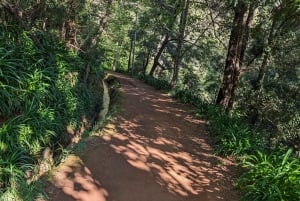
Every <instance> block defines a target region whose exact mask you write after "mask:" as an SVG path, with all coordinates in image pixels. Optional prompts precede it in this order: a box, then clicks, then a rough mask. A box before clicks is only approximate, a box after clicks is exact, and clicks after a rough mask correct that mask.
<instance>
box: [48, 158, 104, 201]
mask: <svg viewBox="0 0 300 201" xmlns="http://www.w3.org/2000/svg"><path fill="white" fill-rule="evenodd" d="M53 174H54V176H53V179H52V183H53V184H54V185H55V186H56V187H58V188H61V189H62V192H63V193H64V194H66V195H68V196H69V197H70V198H72V199H74V200H82V201H107V197H108V196H109V193H108V192H107V190H106V189H105V188H103V187H102V186H101V184H100V183H99V181H97V180H95V179H94V177H93V174H92V173H91V171H90V170H89V168H88V167H86V166H85V165H84V163H83V162H82V160H81V159H80V158H79V157H77V156H75V155H71V156H69V157H68V158H67V160H66V161H65V162H64V163H63V165H61V166H59V167H58V168H57V169H56V170H55V171H54V173H53Z"/></svg>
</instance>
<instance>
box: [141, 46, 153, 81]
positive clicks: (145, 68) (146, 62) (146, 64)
mask: <svg viewBox="0 0 300 201" xmlns="http://www.w3.org/2000/svg"><path fill="white" fill-rule="evenodd" d="M150 54H151V50H150V49H149V50H148V53H147V56H146V59H145V60H144V61H145V62H144V63H143V64H144V65H143V72H142V73H143V75H146V71H147V67H148V64H149V59H150Z"/></svg>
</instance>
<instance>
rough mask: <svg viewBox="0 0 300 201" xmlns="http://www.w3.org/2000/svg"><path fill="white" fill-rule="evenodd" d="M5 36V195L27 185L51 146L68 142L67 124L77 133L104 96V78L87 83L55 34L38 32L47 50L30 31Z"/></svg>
mask: <svg viewBox="0 0 300 201" xmlns="http://www.w3.org/2000/svg"><path fill="white" fill-rule="evenodd" d="M0 32H1V33H2V34H1V35H0V65H1V69H0V101H1V108H0V197H2V195H3V196H4V195H5V196H8V193H9V192H11V193H15V191H17V190H18V189H20V185H27V183H26V181H25V182H24V180H25V178H24V175H25V172H26V171H33V167H34V165H35V164H36V163H37V162H38V160H39V158H40V155H41V152H42V151H43V150H44V149H45V148H46V147H51V148H55V147H57V146H58V145H59V144H61V143H64V142H65V141H66V140H65V139H64V137H65V136H66V135H65V133H66V127H67V126H69V127H72V128H73V129H74V130H76V129H77V128H79V127H81V124H82V123H81V119H82V118H83V117H86V118H87V119H88V120H92V119H93V118H94V115H93V113H94V112H95V109H96V107H97V106H98V105H99V104H101V93H100V92H99V91H100V88H99V86H96V84H95V83H100V82H93V80H97V79H101V76H102V74H101V71H100V73H98V72H94V73H93V75H92V76H90V77H91V79H89V80H88V83H86V84H84V83H82V81H81V80H82V79H83V77H84V76H83V74H84V61H83V60H82V59H81V58H80V57H79V55H77V54H75V53H73V52H71V51H69V50H68V49H67V48H66V47H65V46H64V44H61V43H60V42H59V41H58V40H57V39H56V38H55V37H53V36H52V35H51V34H50V33H38V34H37V37H39V39H40V41H41V44H42V47H36V45H35V44H34V42H33V41H32V40H31V38H30V37H28V33H27V32H22V33H21V34H19V35H18V36H17V37H18V38H15V37H16V36H12V34H10V32H8V31H7V30H6V31H3V32H2V30H1V27H0ZM39 34H43V35H39ZM23 188H27V187H25V186H24V187H23ZM24 196H26V195H24ZM8 197H9V196H8ZM32 199H33V198H32ZM0 200H1V199H0Z"/></svg>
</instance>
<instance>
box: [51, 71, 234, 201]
mask: <svg viewBox="0 0 300 201" xmlns="http://www.w3.org/2000/svg"><path fill="white" fill-rule="evenodd" d="M115 76H117V77H119V79H120V81H121V86H122V94H123V96H124V101H123V105H124V110H123V111H122V112H121V113H120V114H119V115H118V117H117V119H116V120H115V121H114V123H112V124H109V125H107V126H106V127H105V129H104V131H103V134H104V135H103V136H102V137H93V138H90V139H88V140H87V141H86V145H87V148H86V150H85V154H84V156H83V157H79V156H72V157H69V159H67V161H66V162H65V163H64V164H62V165H61V167H59V168H58V169H57V170H56V171H55V174H54V177H53V180H52V183H53V184H54V185H55V186H56V189H55V190H54V193H53V194H52V196H51V200H54V201H68V200H82V201H210V200H211V201H218V200H230V201H235V200H238V193H237V192H236V191H235V190H234V188H233V184H232V183H233V182H232V178H233V177H234V171H235V168H234V164H233V163H232V162H231V161H229V160H227V159H222V158H220V157H218V156H215V155H213V154H212V148H211V146H210V145H209V143H208V135H207V132H206V130H205V122H204V121H202V120H199V119H196V118H195V117H193V116H192V115H191V113H190V110H192V109H194V108H192V107H191V106H187V105H183V104H180V103H176V102H175V101H174V100H172V99H171V98H169V97H168V96H167V95H164V94H161V93H159V92H157V91H155V90H153V89H152V88H151V87H149V86H147V85H144V84H143V83H141V82H139V81H136V80H134V79H132V78H128V77H126V76H124V75H120V74H115ZM57 189H58V190H57Z"/></svg>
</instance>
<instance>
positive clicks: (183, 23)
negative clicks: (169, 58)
mask: <svg viewBox="0 0 300 201" xmlns="http://www.w3.org/2000/svg"><path fill="white" fill-rule="evenodd" d="M189 4H190V0H186V1H184V9H183V11H182V12H181V16H180V24H179V35H178V39H177V48H176V54H175V61H174V72H173V77H172V81H171V84H172V86H173V87H174V86H176V84H177V80H178V74H179V65H180V62H181V59H182V57H181V51H182V46H183V40H184V31H185V27H186V22H187V16H188V11H189Z"/></svg>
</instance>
